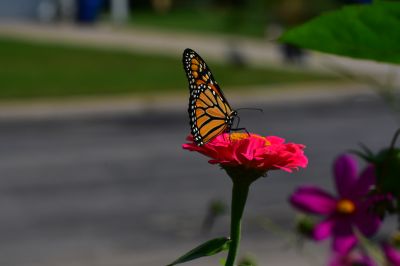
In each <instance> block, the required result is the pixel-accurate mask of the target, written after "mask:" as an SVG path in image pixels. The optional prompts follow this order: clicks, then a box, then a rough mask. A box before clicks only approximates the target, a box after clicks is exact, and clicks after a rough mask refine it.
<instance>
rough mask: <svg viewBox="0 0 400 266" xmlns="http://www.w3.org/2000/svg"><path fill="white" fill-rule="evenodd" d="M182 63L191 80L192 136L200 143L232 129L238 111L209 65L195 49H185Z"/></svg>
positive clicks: (190, 113) (190, 115)
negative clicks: (226, 95)
mask: <svg viewBox="0 0 400 266" xmlns="http://www.w3.org/2000/svg"><path fill="white" fill-rule="evenodd" d="M182 61H183V66H184V69H185V72H186V76H187V78H188V81H189V90H190V97H189V108H188V112H189V118H190V128H191V133H192V135H193V139H194V141H195V142H196V144H197V145H199V146H201V145H203V144H205V143H207V142H208V141H210V140H211V139H213V138H215V137H216V136H218V135H220V134H222V133H224V132H229V131H230V130H231V128H232V124H233V121H234V119H235V117H236V116H237V112H236V111H235V110H233V109H232V108H231V106H230V105H229V103H228V101H227V100H226V98H225V96H224V94H223V93H222V91H221V89H220V88H219V85H218V83H217V82H216V81H215V79H214V77H213V75H212V73H211V70H210V68H209V67H208V66H207V64H206V63H205V61H204V60H203V59H202V58H201V57H200V56H199V55H198V54H197V53H196V52H195V51H193V50H191V49H185V51H184V52H183V59H182Z"/></svg>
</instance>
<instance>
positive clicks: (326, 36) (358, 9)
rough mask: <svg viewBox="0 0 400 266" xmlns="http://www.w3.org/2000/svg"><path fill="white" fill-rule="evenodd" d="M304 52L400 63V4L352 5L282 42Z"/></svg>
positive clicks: (286, 35) (296, 30)
mask: <svg viewBox="0 0 400 266" xmlns="http://www.w3.org/2000/svg"><path fill="white" fill-rule="evenodd" d="M280 40H281V41H282V42H285V43H290V44H294V45H297V46H300V47H302V48H306V49H311V50H317V51H321V52H325V53H330V54H335V55H343V56H348V57H353V58H360V59H370V60H376V61H381V62H387V63H395V64H399V63H400V2H388V1H376V2H375V3H374V4H371V5H351V6H345V7H344V8H342V9H340V10H337V11H333V12H329V13H326V14H323V15H321V16H319V17H317V18H315V19H313V20H311V21H309V22H307V23H305V24H303V25H301V26H298V27H295V28H293V29H291V30H289V31H287V32H286V33H284V34H283V36H282V37H281V38H280Z"/></svg>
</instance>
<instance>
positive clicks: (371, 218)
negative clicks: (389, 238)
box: [354, 203, 381, 236]
mask: <svg viewBox="0 0 400 266" xmlns="http://www.w3.org/2000/svg"><path fill="white" fill-rule="evenodd" d="M358 208H359V210H357V213H356V215H355V217H354V223H355V225H356V226H357V227H358V229H360V231H361V233H363V234H364V235H365V236H372V235H373V234H375V233H376V232H377V231H378V229H379V227H380V225H381V219H380V218H379V216H378V215H377V214H375V213H374V212H373V211H372V210H371V209H370V206H369V205H368V204H366V203H365V204H364V206H362V205H359V206H358Z"/></svg>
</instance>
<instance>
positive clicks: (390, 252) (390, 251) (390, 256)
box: [383, 244, 400, 266]
mask: <svg viewBox="0 0 400 266" xmlns="http://www.w3.org/2000/svg"><path fill="white" fill-rule="evenodd" d="M383 252H384V253H385V256H386V259H387V261H388V263H389V264H390V265H393V266H400V251H399V250H397V249H395V248H394V247H392V246H390V245H388V244H383Z"/></svg>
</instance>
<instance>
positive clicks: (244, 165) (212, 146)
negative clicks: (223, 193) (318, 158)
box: [183, 133, 308, 176]
mask: <svg viewBox="0 0 400 266" xmlns="http://www.w3.org/2000/svg"><path fill="white" fill-rule="evenodd" d="M187 140H188V141H190V143H187V144H184V145H183V148H184V149H187V150H190V151H197V152H200V153H202V154H204V155H206V156H207V157H210V158H211V160H209V163H211V164H219V165H221V166H222V167H223V168H224V169H225V170H227V171H228V170H229V169H235V170H238V169H241V170H244V171H247V172H248V171H249V170H253V171H254V172H255V174H256V175H257V174H258V175H259V176H262V175H265V174H266V172H267V171H268V170H276V169H281V170H284V171H287V172H292V169H298V168H299V167H303V168H304V167H306V166H307V163H308V160H307V157H306V156H305V155H304V151H303V150H304V148H305V146H304V145H302V144H295V143H285V140H284V139H282V138H279V137H275V136H269V137H262V136H260V135H256V134H247V133H231V134H229V133H224V134H221V135H219V136H217V137H216V138H214V139H212V140H211V141H210V142H208V143H206V144H205V145H203V146H197V145H196V144H195V143H194V142H193V138H192V136H189V137H188V138H187ZM228 173H229V171H228Z"/></svg>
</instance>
